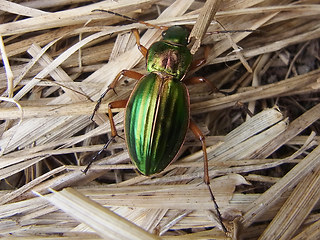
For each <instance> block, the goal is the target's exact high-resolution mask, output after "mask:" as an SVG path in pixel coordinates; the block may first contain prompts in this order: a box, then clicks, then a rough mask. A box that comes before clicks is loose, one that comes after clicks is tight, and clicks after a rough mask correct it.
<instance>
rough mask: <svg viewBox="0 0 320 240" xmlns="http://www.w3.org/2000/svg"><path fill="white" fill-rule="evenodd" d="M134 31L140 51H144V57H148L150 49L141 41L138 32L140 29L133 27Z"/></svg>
mask: <svg viewBox="0 0 320 240" xmlns="http://www.w3.org/2000/svg"><path fill="white" fill-rule="evenodd" d="M132 32H133V34H134V36H135V38H136V43H137V45H138V49H139V51H140V52H141V53H142V55H143V56H144V58H147V54H148V49H147V48H146V47H145V46H143V45H142V44H141V43H140V34H139V32H138V29H132Z"/></svg>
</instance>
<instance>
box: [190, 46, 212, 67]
mask: <svg viewBox="0 0 320 240" xmlns="http://www.w3.org/2000/svg"><path fill="white" fill-rule="evenodd" d="M209 52H210V48H209V46H205V48H204V56H203V58H200V59H197V60H194V61H193V62H192V63H191V66H190V69H189V70H190V71H192V70H194V69H196V68H198V67H201V66H202V65H203V64H205V63H206V62H207V59H208V56H209Z"/></svg>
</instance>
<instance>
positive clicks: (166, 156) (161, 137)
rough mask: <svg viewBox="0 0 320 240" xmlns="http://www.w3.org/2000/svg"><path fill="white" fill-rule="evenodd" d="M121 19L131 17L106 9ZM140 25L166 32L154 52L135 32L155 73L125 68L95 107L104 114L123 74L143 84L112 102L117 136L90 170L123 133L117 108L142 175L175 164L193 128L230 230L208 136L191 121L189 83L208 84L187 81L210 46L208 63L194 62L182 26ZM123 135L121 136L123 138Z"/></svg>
mask: <svg viewBox="0 0 320 240" xmlns="http://www.w3.org/2000/svg"><path fill="white" fill-rule="evenodd" d="M102 11H104V12H108V13H112V14H115V15H118V16H122V17H125V18H127V19H130V20H134V21H138V20H136V19H131V18H129V17H127V16H123V15H121V14H117V13H113V12H109V11H105V10H102ZM138 22H140V23H143V24H146V25H148V26H151V27H154V28H158V29H161V30H164V31H163V34H162V39H161V40H160V41H158V42H155V43H153V44H152V45H151V46H150V48H149V49H147V48H146V47H144V46H143V45H141V44H140V36H139V32H138V30H137V29H133V30H132V31H133V33H134V35H135V38H136V43H137V45H138V49H139V50H140V52H141V53H142V54H143V56H144V57H145V59H146V68H147V71H148V72H149V74H147V75H143V74H140V73H138V72H135V71H132V70H122V71H121V72H120V73H119V74H118V75H117V76H116V77H115V79H114V80H113V82H112V83H111V84H110V85H109V86H108V88H107V90H106V91H105V92H104V93H103V94H102V95H101V97H100V99H99V100H98V102H97V104H96V107H95V109H94V112H93V115H92V116H91V119H92V118H93V116H94V114H95V112H96V111H97V110H98V108H99V105H100V103H101V101H102V99H103V98H104V96H105V95H106V94H107V93H108V92H109V91H110V90H113V91H115V90H114V89H115V87H116V85H117V83H118V82H119V80H120V79H121V77H122V76H126V77H129V78H132V79H135V80H137V81H138V82H137V83H136V85H135V87H134V89H133V90H132V92H131V94H130V97H129V99H126V100H119V101H114V102H111V103H109V105H108V116H109V120H110V125H111V138H110V139H109V141H108V142H107V143H106V144H105V146H104V147H103V149H102V150H101V151H100V152H99V153H98V154H97V155H96V156H95V157H94V158H93V159H92V161H91V162H90V163H89V164H88V166H87V168H86V170H85V172H86V171H87V170H88V169H89V167H90V165H91V163H92V162H93V161H94V160H95V158H96V157H97V156H98V155H99V154H100V153H101V152H102V151H103V150H104V149H106V148H107V147H108V145H109V144H110V142H111V141H112V140H113V139H114V138H115V137H117V136H119V135H118V133H117V130H116V127H115V124H114V121H113V113H112V109H114V108H125V119H124V132H125V141H126V145H127V149H128V152H129V155H130V158H131V161H132V162H133V163H134V164H135V166H136V167H137V169H138V170H139V172H140V173H141V174H143V175H146V176H150V175H153V174H156V173H159V172H161V171H163V170H164V169H165V168H166V167H167V166H168V165H169V164H170V163H171V162H173V161H174V160H175V159H176V158H177V156H178V153H179V150H180V149H181V147H182V145H183V143H184V140H185V136H186V133H187V130H188V128H189V129H191V131H192V132H193V133H194V135H195V136H196V137H197V138H198V139H199V140H200V142H201V145H202V150H203V158H204V182H205V183H206V185H207V186H208V189H209V191H210V195H211V198H212V200H213V202H214V204H215V208H216V211H217V215H218V218H219V221H220V224H221V226H222V228H223V230H224V231H225V232H227V230H226V228H225V226H224V224H223V223H222V217H221V214H220V212H219V209H218V205H217V204H216V201H215V198H214V196H213V193H212V190H211V188H210V179H209V174H208V158H207V152H206V143H205V137H204V135H203V134H202V132H201V130H200V129H199V128H198V127H197V125H196V124H195V123H194V122H193V121H192V120H191V119H190V97H189V92H188V89H187V87H186V84H188V83H192V84H196V83H202V82H206V83H208V84H209V85H210V86H211V88H212V89H214V90H216V89H215V87H214V86H213V85H211V84H210V82H208V81H207V80H206V79H205V78H203V77H191V78H186V73H187V72H188V71H190V70H193V69H195V68H197V67H199V66H201V65H203V64H204V63H205V62H206V58H207V55H208V48H206V49H205V56H204V58H203V59H199V60H193V56H192V54H191V53H190V50H189V48H188V47H187V45H188V36H189V31H188V30H187V29H186V28H185V27H181V26H171V27H164V26H156V25H152V24H149V23H145V22H142V21H138ZM119 137H120V136H119Z"/></svg>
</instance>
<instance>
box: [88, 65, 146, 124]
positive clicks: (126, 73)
mask: <svg viewBox="0 0 320 240" xmlns="http://www.w3.org/2000/svg"><path fill="white" fill-rule="evenodd" d="M122 76H126V77H129V78H132V79H135V80H140V79H141V78H142V77H144V75H143V74H141V73H138V72H135V71H131V70H122V71H121V72H119V73H118V74H117V76H116V77H115V79H114V80H113V81H112V83H111V84H110V85H109V86H108V88H107V90H106V91H104V93H102V94H101V96H100V98H99V99H98V101H97V104H96V106H95V107H94V110H93V113H92V115H91V117H90V119H91V120H93V117H94V115H95V114H96V112H97V110H98V109H99V107H100V104H101V101H102V99H103V98H104V97H105V96H106V94H107V93H108V92H109V91H110V90H111V89H112V90H113V91H114V93H115V94H117V93H116V91H115V90H114V89H115V87H116V85H117V84H118V82H119V80H120V78H121V77H122Z"/></svg>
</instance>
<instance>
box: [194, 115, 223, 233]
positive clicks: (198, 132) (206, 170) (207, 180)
mask: <svg viewBox="0 0 320 240" xmlns="http://www.w3.org/2000/svg"><path fill="white" fill-rule="evenodd" d="M189 128H190V129H191V131H192V132H193V134H194V135H195V136H196V137H197V138H198V139H199V140H200V141H201V145H202V151H203V158H204V176H203V181H204V183H205V184H206V185H207V186H208V189H209V192H210V196H211V199H212V201H213V203H214V207H215V209H216V212H217V216H218V219H219V222H220V225H221V227H222V229H223V231H224V232H228V230H227V229H226V227H225V225H224V224H223V222H222V216H221V213H220V211H219V206H218V204H217V202H216V199H215V197H214V195H213V192H212V190H211V187H210V178H209V167H208V156H207V147H206V142H205V137H204V135H203V133H202V132H201V130H200V129H199V128H198V126H197V125H196V124H195V123H194V122H193V121H192V120H190V124H189Z"/></svg>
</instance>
